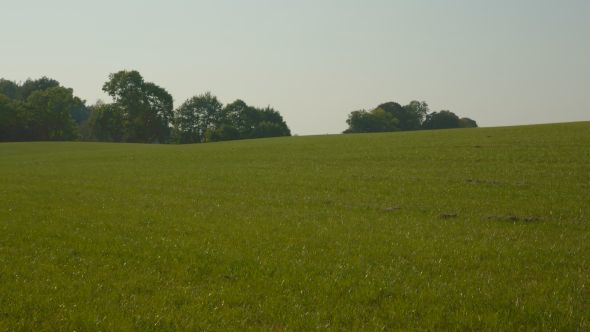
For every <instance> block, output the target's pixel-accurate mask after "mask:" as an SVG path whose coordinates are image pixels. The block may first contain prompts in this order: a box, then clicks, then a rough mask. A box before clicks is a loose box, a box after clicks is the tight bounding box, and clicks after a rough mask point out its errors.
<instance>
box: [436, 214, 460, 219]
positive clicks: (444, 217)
mask: <svg viewBox="0 0 590 332" xmlns="http://www.w3.org/2000/svg"><path fill="white" fill-rule="evenodd" d="M458 216H459V215H458V214H457V213H441V214H440V215H439V216H438V217H439V218H441V219H453V218H457V217H458Z"/></svg>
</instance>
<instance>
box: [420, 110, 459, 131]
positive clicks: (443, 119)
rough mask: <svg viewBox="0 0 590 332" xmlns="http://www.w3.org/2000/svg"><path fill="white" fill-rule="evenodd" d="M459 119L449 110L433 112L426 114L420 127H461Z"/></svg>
mask: <svg viewBox="0 0 590 332" xmlns="http://www.w3.org/2000/svg"><path fill="white" fill-rule="evenodd" d="M461 127H462V124H461V120H460V119H459V117H458V116H457V115H456V114H455V113H453V112H451V111H440V112H433V113H430V114H428V115H427V116H426V119H425V120H424V123H422V128H424V129H450V128H461Z"/></svg>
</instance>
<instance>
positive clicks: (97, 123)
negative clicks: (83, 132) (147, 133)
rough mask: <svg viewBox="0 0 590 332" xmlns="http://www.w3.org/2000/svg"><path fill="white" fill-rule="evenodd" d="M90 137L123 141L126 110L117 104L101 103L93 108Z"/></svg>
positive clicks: (89, 123) (89, 126) (90, 120)
mask: <svg viewBox="0 0 590 332" xmlns="http://www.w3.org/2000/svg"><path fill="white" fill-rule="evenodd" d="M90 114H91V115H90V119H89V120H88V124H87V127H88V131H89V137H88V139H95V140H98V141H104V142H121V141H123V139H124V138H125V127H124V123H125V120H124V112H123V109H121V107H119V105H117V104H103V103H99V104H97V105H95V106H93V107H92V108H91V111H90Z"/></svg>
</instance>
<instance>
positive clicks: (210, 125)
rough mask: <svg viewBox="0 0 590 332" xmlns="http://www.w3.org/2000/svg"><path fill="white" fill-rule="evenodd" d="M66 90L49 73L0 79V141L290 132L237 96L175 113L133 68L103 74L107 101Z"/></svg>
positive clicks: (162, 139)
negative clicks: (87, 98) (19, 79)
mask: <svg viewBox="0 0 590 332" xmlns="http://www.w3.org/2000/svg"><path fill="white" fill-rule="evenodd" d="M64 89H65V88H63V87H61V86H60V84H59V82H58V81H56V80H54V79H50V78H47V77H42V78H40V79H37V80H32V79H28V80H27V81H25V82H24V83H23V84H22V85H19V84H17V83H15V82H13V81H9V80H5V79H0V95H2V96H4V97H3V98H2V100H0V107H1V108H0V120H1V121H2V122H1V123H0V130H1V131H0V141H23V140H24V141H26V140H74V139H78V138H81V139H84V140H98V141H108V142H139V143H168V142H176V143H202V142H211V141H225V140H234V139H244V138H259V137H274V136H290V135H291V131H290V130H289V127H288V126H287V124H286V122H285V121H284V120H283V117H282V116H281V115H280V114H279V112H277V111H275V110H274V109H272V108H270V107H267V108H263V109H260V108H255V107H251V106H248V105H246V103H244V102H243V101H241V100H238V101H236V102H234V103H232V104H229V105H227V106H226V107H223V105H222V104H221V103H220V102H219V101H218V100H217V98H216V97H215V96H213V95H211V93H206V94H203V95H199V96H195V97H193V98H191V99H189V100H187V101H186V102H184V103H183V104H182V105H181V106H180V107H179V108H178V109H177V110H176V112H175V111H174V106H173V99H172V96H171V95H170V94H169V93H168V92H167V91H166V90H165V89H163V88H161V87H159V86H157V85H156V84H154V83H151V82H146V81H145V80H144V79H143V77H142V76H141V74H140V73H139V72H137V71H134V70H133V71H126V70H122V71H119V72H116V73H113V74H110V75H109V80H108V81H107V82H105V83H104V85H103V87H102V89H103V91H104V92H106V93H107V94H108V95H110V96H111V97H112V98H113V104H110V105H105V104H104V103H102V102H100V103H97V104H96V105H94V106H91V107H87V106H86V102H85V101H83V100H81V99H80V98H78V97H75V96H73V94H72V91H71V90H69V91H70V92H69V95H70V96H71V98H70V99H67V98H66V97H65V94H67V93H65V92H64V91H65V90H68V89H65V90H64ZM56 91H61V95H60V93H58V92H56ZM64 93H65V94H64Z"/></svg>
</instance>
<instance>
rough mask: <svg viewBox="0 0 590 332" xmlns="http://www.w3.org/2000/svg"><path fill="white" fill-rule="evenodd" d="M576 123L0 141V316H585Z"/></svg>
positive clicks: (48, 323) (11, 322)
mask: <svg viewBox="0 0 590 332" xmlns="http://www.w3.org/2000/svg"><path fill="white" fill-rule="evenodd" d="M589 202H590V123H588V122H585V123H568V124H551V125H537V126H522V127H503V128H478V129H457V130H441V131H418V132H403V133H383V134H352V135H327V136H309V137H284V138H272V139H258V140H244V141H233V142H221V143H210V144H194V145H147V144H108V143H82V142H68V143H66V142H54V143H51V142H43V143H2V144H0V330H47V329H52V330H78V331H80V330H142V331H144V330H145V331H149V330H220V331H225V330H336V331H338V330H400V329H401V330H406V329H413V330H433V329H434V330H454V329H484V330H519V329H525V330H528V329H540V330H589V329H590V225H589V213H590V209H589Z"/></svg>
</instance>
